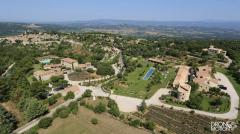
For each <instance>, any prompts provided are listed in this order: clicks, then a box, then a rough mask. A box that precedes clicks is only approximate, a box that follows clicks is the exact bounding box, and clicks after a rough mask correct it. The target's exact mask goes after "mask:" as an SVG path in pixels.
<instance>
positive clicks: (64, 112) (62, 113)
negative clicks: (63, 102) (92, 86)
mask: <svg viewBox="0 0 240 134" xmlns="http://www.w3.org/2000/svg"><path fill="white" fill-rule="evenodd" d="M68 116H69V110H67V109H64V110H62V111H60V112H59V117H60V118H67V117H68Z"/></svg>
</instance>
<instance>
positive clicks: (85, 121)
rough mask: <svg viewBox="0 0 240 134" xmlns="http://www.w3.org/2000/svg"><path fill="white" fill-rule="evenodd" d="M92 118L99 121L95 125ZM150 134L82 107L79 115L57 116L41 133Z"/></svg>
mask: <svg viewBox="0 0 240 134" xmlns="http://www.w3.org/2000/svg"><path fill="white" fill-rule="evenodd" d="M92 118H97V119H98V121H99V123H98V124H97V125H93V124H92V123H91V119H92ZM69 133H71V134H113V133H114V134H148V133H149V132H147V131H145V130H141V129H137V128H134V127H130V126H128V125H126V124H124V123H122V122H120V121H117V120H115V119H113V118H112V117H110V115H109V114H107V113H105V114H95V113H94V112H92V111H90V110H88V109H86V108H83V107H81V108H80V110H79V112H78V114H77V115H70V116H69V117H68V118H65V119H60V118H57V119H55V120H54V121H53V125H52V126H51V127H49V128H48V129H46V130H44V129H40V130H39V134H69Z"/></svg>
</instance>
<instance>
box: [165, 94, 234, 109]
mask: <svg viewBox="0 0 240 134" xmlns="http://www.w3.org/2000/svg"><path fill="white" fill-rule="evenodd" d="M198 93H199V92H193V93H191V95H190V96H191V97H192V98H195V97H196V96H197V95H198ZM202 96H203V98H202V100H201V101H200V102H199V105H200V107H201V109H200V110H202V111H206V112H212V113H225V112H228V111H229V110H230V98H229V97H226V96H223V97H221V101H222V104H221V105H220V106H218V107H217V108H216V107H213V106H211V105H210V102H211V101H213V100H214V98H212V97H209V96H207V95H206V94H202ZM164 100H165V101H164V102H165V103H167V104H170V105H173V106H178V107H185V108H188V106H187V105H186V104H185V103H183V102H179V101H178V100H177V99H176V98H174V97H172V96H167V97H166V98H165V99H164Z"/></svg>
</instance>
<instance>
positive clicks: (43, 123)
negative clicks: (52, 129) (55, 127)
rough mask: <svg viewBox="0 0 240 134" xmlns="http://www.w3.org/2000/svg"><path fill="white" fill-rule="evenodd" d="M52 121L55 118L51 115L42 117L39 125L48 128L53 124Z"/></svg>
mask: <svg viewBox="0 0 240 134" xmlns="http://www.w3.org/2000/svg"><path fill="white" fill-rule="evenodd" d="M52 121H53V119H52V118H51V117H45V118H42V119H41V120H40V121H39V123H38V127H39V128H44V129H46V128H48V127H49V126H51V125H52Z"/></svg>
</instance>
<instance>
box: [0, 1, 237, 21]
mask: <svg viewBox="0 0 240 134" xmlns="http://www.w3.org/2000/svg"><path fill="white" fill-rule="evenodd" d="M98 19H116V20H146V21H240V0H1V1H0V21H11V22H59V21H61V22H63V21H81V20H98Z"/></svg>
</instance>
